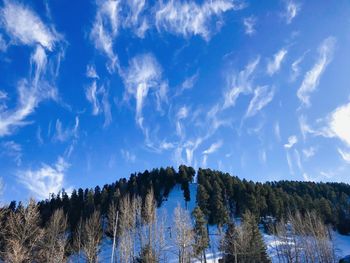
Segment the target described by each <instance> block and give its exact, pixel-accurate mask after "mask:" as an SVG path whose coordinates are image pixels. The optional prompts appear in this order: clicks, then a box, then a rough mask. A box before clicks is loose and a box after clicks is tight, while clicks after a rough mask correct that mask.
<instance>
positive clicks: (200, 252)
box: [192, 206, 209, 262]
mask: <svg viewBox="0 0 350 263" xmlns="http://www.w3.org/2000/svg"><path fill="white" fill-rule="evenodd" d="M192 215H193V217H194V220H195V225H194V230H193V232H194V246H193V250H194V254H195V255H196V256H199V257H200V260H201V262H202V260H204V262H207V259H206V256H205V250H206V248H207V247H208V246H209V236H208V230H207V221H206V220H205V217H204V213H203V212H202V210H201V209H200V208H199V207H198V206H197V207H196V208H195V209H194V210H193V212H192Z"/></svg>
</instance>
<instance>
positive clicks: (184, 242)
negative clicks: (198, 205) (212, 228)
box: [174, 205, 194, 263]
mask: <svg viewBox="0 0 350 263" xmlns="http://www.w3.org/2000/svg"><path fill="white" fill-rule="evenodd" d="M174 225H175V235H176V236H175V245H176V247H177V249H178V257H179V263H187V262H190V260H191V254H192V246H193V242H194V233H193V228H192V224H191V218H190V215H189V212H188V211H187V210H185V209H183V208H181V207H180V205H178V206H177V207H176V208H175V210H174Z"/></svg>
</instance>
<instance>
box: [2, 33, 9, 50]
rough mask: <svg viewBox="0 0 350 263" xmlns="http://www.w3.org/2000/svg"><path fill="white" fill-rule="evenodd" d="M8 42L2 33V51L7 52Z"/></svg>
mask: <svg viewBox="0 0 350 263" xmlns="http://www.w3.org/2000/svg"><path fill="white" fill-rule="evenodd" d="M7 45H8V44H7V43H6V42H5V39H4V37H3V36H2V34H0V52H5V51H6V50H7Z"/></svg>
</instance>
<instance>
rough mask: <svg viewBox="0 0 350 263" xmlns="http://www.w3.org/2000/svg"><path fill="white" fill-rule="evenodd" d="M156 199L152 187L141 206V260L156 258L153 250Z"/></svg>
mask: <svg viewBox="0 0 350 263" xmlns="http://www.w3.org/2000/svg"><path fill="white" fill-rule="evenodd" d="M156 218H157V215H156V201H155V199H154V193H153V189H150V191H149V192H148V193H147V195H146V198H145V201H144V205H143V207H142V218H141V219H142V222H141V223H142V226H141V227H142V229H140V230H141V235H142V238H141V254H142V257H143V260H144V261H146V262H152V261H155V260H156V251H155V244H154V241H155V236H156V235H155V227H156Z"/></svg>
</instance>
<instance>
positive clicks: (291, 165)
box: [286, 151, 294, 175]
mask: <svg viewBox="0 0 350 263" xmlns="http://www.w3.org/2000/svg"><path fill="white" fill-rule="evenodd" d="M286 158H287V164H288V168H289V173H290V174H292V175H294V168H293V160H292V157H291V156H290V153H289V152H288V151H287V152H286Z"/></svg>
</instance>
